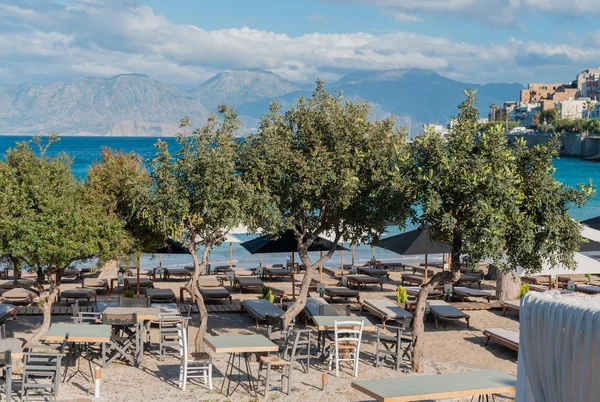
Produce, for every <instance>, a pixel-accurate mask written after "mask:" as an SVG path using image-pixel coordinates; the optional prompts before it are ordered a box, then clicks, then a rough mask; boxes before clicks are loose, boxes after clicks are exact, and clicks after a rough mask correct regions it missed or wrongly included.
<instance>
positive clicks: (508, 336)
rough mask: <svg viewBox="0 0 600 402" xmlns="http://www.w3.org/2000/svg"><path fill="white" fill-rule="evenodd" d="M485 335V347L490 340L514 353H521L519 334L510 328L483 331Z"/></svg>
mask: <svg viewBox="0 0 600 402" xmlns="http://www.w3.org/2000/svg"><path fill="white" fill-rule="evenodd" d="M483 334H484V335H485V342H484V345H485V346H487V344H488V343H489V341H490V339H492V340H494V341H496V342H498V343H499V344H501V345H504V346H506V347H507V348H509V349H512V350H514V351H517V352H518V351H519V332H518V331H515V330H512V329H508V328H488V329H486V330H485V331H483Z"/></svg>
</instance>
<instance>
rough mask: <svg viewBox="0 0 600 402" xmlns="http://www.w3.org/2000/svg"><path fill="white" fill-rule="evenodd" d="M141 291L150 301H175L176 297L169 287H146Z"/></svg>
mask: <svg viewBox="0 0 600 402" xmlns="http://www.w3.org/2000/svg"><path fill="white" fill-rule="evenodd" d="M143 293H145V294H146V296H147V297H149V298H150V303H177V297H176V296H175V293H174V292H173V291H172V290H171V289H152V288H146V289H144V292H143Z"/></svg>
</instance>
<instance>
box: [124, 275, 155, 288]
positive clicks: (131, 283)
mask: <svg viewBox="0 0 600 402" xmlns="http://www.w3.org/2000/svg"><path fill="white" fill-rule="evenodd" d="M139 284H140V288H153V287H154V282H152V279H148V278H140V279H139ZM137 286H138V278H136V277H133V276H129V277H125V289H137Z"/></svg>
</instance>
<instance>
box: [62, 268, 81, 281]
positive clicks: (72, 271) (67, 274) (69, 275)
mask: <svg viewBox="0 0 600 402" xmlns="http://www.w3.org/2000/svg"><path fill="white" fill-rule="evenodd" d="M79 278H81V271H80V270H79V268H75V267H69V268H67V269H65V270H64V271H63V273H62V276H61V279H73V280H75V279H79Z"/></svg>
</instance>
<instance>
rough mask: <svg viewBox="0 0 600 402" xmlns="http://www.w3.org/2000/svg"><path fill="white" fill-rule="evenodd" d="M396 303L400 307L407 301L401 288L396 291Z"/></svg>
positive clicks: (404, 291) (406, 295)
mask: <svg viewBox="0 0 600 402" xmlns="http://www.w3.org/2000/svg"><path fill="white" fill-rule="evenodd" d="M396 301H397V302H398V304H399V305H401V306H402V305H404V304H406V302H407V301H408V293H407V292H406V289H404V288H403V287H402V286H398V289H396Z"/></svg>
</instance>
